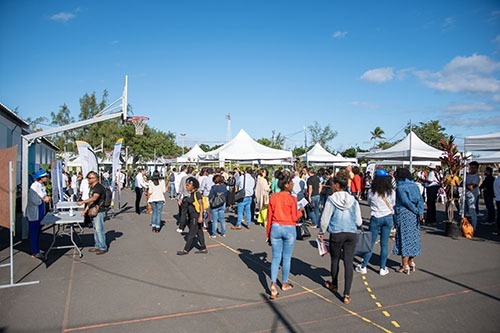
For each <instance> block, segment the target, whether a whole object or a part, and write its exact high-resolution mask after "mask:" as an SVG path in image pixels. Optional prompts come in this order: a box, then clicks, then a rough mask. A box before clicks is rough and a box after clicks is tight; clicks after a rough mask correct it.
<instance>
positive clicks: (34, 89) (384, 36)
mask: <svg viewBox="0 0 500 333" xmlns="http://www.w3.org/2000/svg"><path fill="white" fill-rule="evenodd" d="M0 50H1V51H0V102H2V103H3V104H5V105H6V106H7V107H9V108H11V109H15V108H17V109H18V112H19V115H20V116H21V117H24V118H26V117H31V118H36V117H39V116H46V117H47V118H49V119H50V113H51V112H57V111H59V108H60V106H61V105H63V104H64V103H66V104H67V105H68V107H69V108H70V110H71V112H72V115H73V116H74V117H75V118H77V116H78V114H79V112H80V109H79V98H80V97H82V96H83V95H84V94H85V93H91V92H96V94H97V96H99V97H100V96H101V95H102V92H103V91H104V89H107V90H108V92H109V101H110V102H112V101H113V100H115V99H117V98H119V97H120V96H121V92H122V89H123V85H124V78H125V75H128V78H129V84H128V85H129V89H128V98H129V103H130V104H131V105H132V107H133V110H134V114H135V115H146V116H148V117H150V123H149V124H150V126H152V127H155V128H157V129H160V130H162V131H166V132H167V131H170V132H173V133H176V134H180V133H185V134H186V137H185V143H186V145H188V146H191V145H193V144H195V143H206V144H208V145H214V144H217V143H222V142H223V141H224V140H225V139H226V128H227V122H226V119H225V118H226V115H227V114H228V113H230V114H231V132H232V133H231V134H232V136H234V135H235V134H236V133H237V132H238V131H239V130H240V129H241V128H243V129H245V130H246V131H247V132H248V133H249V134H250V135H251V136H252V137H253V138H255V139H259V138H262V137H266V138H270V137H271V135H272V131H273V130H274V131H275V133H281V134H282V135H284V136H286V137H287V140H286V142H285V144H286V148H290V149H291V148H293V147H294V146H302V145H303V144H304V134H303V133H301V131H302V130H303V129H304V127H307V126H310V125H312V124H313V123H314V122H315V121H317V122H318V123H320V124H321V125H322V126H326V125H327V124H329V125H330V126H331V128H332V129H334V130H337V131H338V136H337V137H336V138H335V139H334V140H333V141H332V142H331V143H330V148H333V149H334V150H338V151H343V150H345V149H347V148H348V147H350V146H355V145H359V146H360V147H361V148H369V147H370V146H371V145H372V142H370V131H372V130H373V129H374V128H375V127H376V126H380V127H381V128H382V129H383V130H384V131H385V133H386V135H385V136H386V138H387V139H399V138H402V137H403V134H402V133H401V130H402V129H403V128H404V126H405V125H406V124H407V122H408V121H410V120H411V121H412V122H413V123H419V122H426V121H429V120H439V122H440V124H441V125H443V126H444V127H445V128H446V132H447V133H448V134H452V135H455V136H457V137H459V138H461V137H463V136H465V135H479V134H486V133H491V132H496V131H499V130H500V107H499V105H500V75H499V73H500V61H499V51H500V2H498V1H493V0H488V1H487V0H477V1H470V0H467V1H461V0H457V1H452V2H448V1H417V2H416V1H368V0H367V1H335V0H330V1H314V0H311V1H305V0H300V1H295V0H286V1H285V0H282V1H273V0H241V1H240V0H238V1H235V0H227V1H210V0H199V1H196V0H192V1H189V0H186V1H152V0H144V1H124V0H121V1H94V0H90V1H76V0H65V1H44V0H36V1H35V0H33V1H27V0H19V1H1V2H0ZM308 140H310V138H308ZM178 142H180V138H179V141H178Z"/></svg>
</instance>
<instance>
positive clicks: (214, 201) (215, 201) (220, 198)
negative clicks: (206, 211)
mask: <svg viewBox="0 0 500 333" xmlns="http://www.w3.org/2000/svg"><path fill="white" fill-rule="evenodd" d="M209 201H210V207H211V208H219V207H221V206H222V205H224V203H225V202H226V200H225V198H224V192H217V193H216V194H215V195H214V196H213V197H211V198H210V200H209Z"/></svg>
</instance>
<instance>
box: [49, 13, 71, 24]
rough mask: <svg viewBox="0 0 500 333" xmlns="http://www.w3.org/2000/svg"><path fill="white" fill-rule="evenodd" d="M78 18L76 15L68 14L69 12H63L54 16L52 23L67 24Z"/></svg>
mask: <svg viewBox="0 0 500 333" xmlns="http://www.w3.org/2000/svg"><path fill="white" fill-rule="evenodd" d="M75 17H76V16H75V14H73V13H68V12H61V13H57V14H54V15H52V16H51V17H50V19H51V20H52V21H58V22H63V23H66V22H68V21H69V20H72V19H74V18H75Z"/></svg>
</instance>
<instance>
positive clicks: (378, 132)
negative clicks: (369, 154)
mask: <svg viewBox="0 0 500 333" xmlns="http://www.w3.org/2000/svg"><path fill="white" fill-rule="evenodd" d="M370 134H371V138H370V140H373V146H374V147H376V146H377V140H380V139H385V137H384V134H385V132H384V130H383V129H381V128H380V127H379V126H377V127H375V129H374V130H373V131H372V132H370Z"/></svg>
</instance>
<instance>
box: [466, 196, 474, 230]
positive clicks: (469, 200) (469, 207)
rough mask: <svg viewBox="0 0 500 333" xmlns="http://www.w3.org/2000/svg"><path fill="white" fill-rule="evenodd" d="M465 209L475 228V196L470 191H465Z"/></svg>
mask: <svg viewBox="0 0 500 333" xmlns="http://www.w3.org/2000/svg"><path fill="white" fill-rule="evenodd" d="M465 211H466V212H467V211H468V212H469V214H470V224H472V226H473V227H474V230H476V225H477V212H476V196H475V195H474V193H472V191H465Z"/></svg>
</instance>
